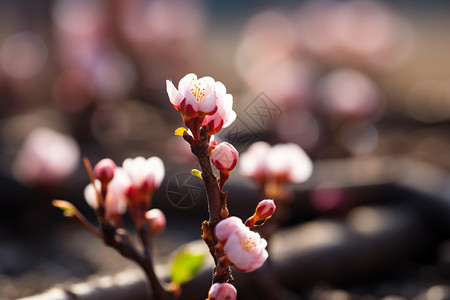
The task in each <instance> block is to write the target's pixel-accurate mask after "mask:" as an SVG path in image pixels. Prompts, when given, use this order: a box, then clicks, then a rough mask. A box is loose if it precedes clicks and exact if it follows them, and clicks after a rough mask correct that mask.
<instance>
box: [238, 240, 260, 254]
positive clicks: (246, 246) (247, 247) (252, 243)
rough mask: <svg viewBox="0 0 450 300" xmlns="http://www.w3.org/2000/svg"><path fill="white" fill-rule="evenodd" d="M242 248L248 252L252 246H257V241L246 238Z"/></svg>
mask: <svg viewBox="0 0 450 300" xmlns="http://www.w3.org/2000/svg"><path fill="white" fill-rule="evenodd" d="M241 246H242V249H244V250H245V251H247V252H250V249H251V248H256V246H257V245H256V242H255V241H254V240H253V239H246V240H245V241H242V242H241Z"/></svg>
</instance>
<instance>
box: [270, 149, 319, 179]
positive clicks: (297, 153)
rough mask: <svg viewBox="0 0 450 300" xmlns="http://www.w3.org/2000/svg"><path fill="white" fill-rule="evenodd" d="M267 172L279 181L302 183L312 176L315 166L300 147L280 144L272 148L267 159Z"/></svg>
mask: <svg viewBox="0 0 450 300" xmlns="http://www.w3.org/2000/svg"><path fill="white" fill-rule="evenodd" d="M267 170H268V173H269V174H270V176H271V177H275V178H276V179H277V180H278V181H288V182H293V183H301V182H303V181H306V180H307V179H308V178H309V177H310V176H311V174H312V170H313V165H312V161H311V159H310V158H309V157H308V156H307V155H306V153H305V151H303V149H302V148H300V147H299V146H298V145H296V144H293V143H288V144H278V145H275V146H273V147H272V149H271V150H270V153H269V156H268V157H267Z"/></svg>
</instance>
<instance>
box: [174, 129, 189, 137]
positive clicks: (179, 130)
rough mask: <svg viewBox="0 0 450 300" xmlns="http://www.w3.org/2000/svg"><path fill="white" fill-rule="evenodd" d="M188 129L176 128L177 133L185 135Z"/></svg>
mask: <svg viewBox="0 0 450 300" xmlns="http://www.w3.org/2000/svg"><path fill="white" fill-rule="evenodd" d="M185 131H187V129H186V128H184V127H178V128H177V129H175V135H179V136H183V134H184V132H185Z"/></svg>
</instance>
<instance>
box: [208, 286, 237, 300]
mask: <svg viewBox="0 0 450 300" xmlns="http://www.w3.org/2000/svg"><path fill="white" fill-rule="evenodd" d="M236 296H237V291H236V288H235V287H234V286H233V285H232V284H230V283H214V284H213V285H212V286H211V288H210V289H209V292H208V299H207V300H236Z"/></svg>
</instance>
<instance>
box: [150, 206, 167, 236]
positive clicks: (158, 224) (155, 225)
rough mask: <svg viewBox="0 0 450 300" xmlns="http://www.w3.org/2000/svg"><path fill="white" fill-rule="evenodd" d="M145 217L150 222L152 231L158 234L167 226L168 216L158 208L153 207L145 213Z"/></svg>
mask: <svg viewBox="0 0 450 300" xmlns="http://www.w3.org/2000/svg"><path fill="white" fill-rule="evenodd" d="M145 219H146V220H147V221H149V222H150V231H151V232H152V233H153V234H158V233H160V232H161V231H163V230H164V228H165V227H166V217H165V216H164V213H163V212H162V211H161V210H160V209H157V208H153V209H151V210H149V211H147V212H146V213H145Z"/></svg>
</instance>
